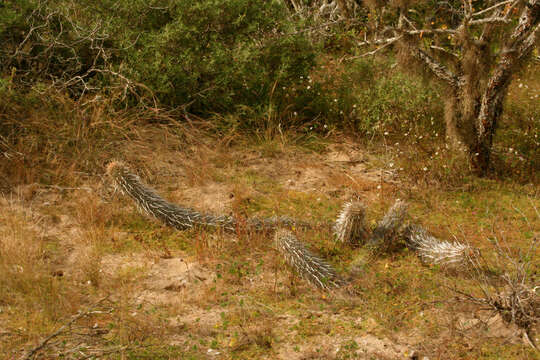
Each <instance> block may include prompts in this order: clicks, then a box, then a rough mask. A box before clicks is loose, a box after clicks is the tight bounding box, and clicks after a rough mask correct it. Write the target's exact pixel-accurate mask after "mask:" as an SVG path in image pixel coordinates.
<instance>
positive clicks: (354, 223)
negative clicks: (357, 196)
mask: <svg viewBox="0 0 540 360" xmlns="http://www.w3.org/2000/svg"><path fill="white" fill-rule="evenodd" d="M365 215H366V208H365V206H364V204H363V203H362V202H360V201H349V202H346V203H345V204H344V205H343V208H342V209H341V212H340V213H339V215H338V218H337V220H336V222H335V223H334V226H333V231H334V235H335V238H336V240H337V241H339V242H342V243H348V244H355V245H362V244H363V243H364V242H365V241H366V239H367V236H368V231H367V229H366V224H365Z"/></svg>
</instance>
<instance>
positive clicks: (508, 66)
mask: <svg viewBox="0 0 540 360" xmlns="http://www.w3.org/2000/svg"><path fill="white" fill-rule="evenodd" d="M539 20H540V0H529V1H528V2H527V4H526V6H525V8H524V9H523V12H522V14H521V16H520V19H519V23H518V25H517V26H516V27H515V29H514V31H513V32H512V35H511V36H510V40H509V41H508V43H507V44H506V46H505V47H504V49H503V50H502V51H501V57H500V60H499V62H498V64H497V66H496V68H495V71H494V72H493V75H492V76H491V78H490V79H489V81H488V84H487V87H486V90H485V91H484V94H483V95H482V100H481V103H480V113H479V115H478V121H477V130H478V144H479V146H491V137H492V134H493V129H494V128H495V126H496V123H495V121H496V118H497V116H496V115H497V113H498V112H500V111H502V102H503V100H504V96H505V94H506V88H507V87H508V84H509V83H510V78H511V75H512V72H513V69H514V66H515V65H516V64H517V63H518V62H520V61H521V60H523V59H524V58H525V57H527V56H528V55H529V54H530V53H531V52H532V50H533V48H534V45H535V43H536V41H537V39H538V37H539V34H540V25H539V24H538V22H539Z"/></svg>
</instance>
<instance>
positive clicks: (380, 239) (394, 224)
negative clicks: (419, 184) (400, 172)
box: [369, 199, 407, 249]
mask: <svg viewBox="0 0 540 360" xmlns="http://www.w3.org/2000/svg"><path fill="white" fill-rule="evenodd" d="M406 216H407V204H406V203H405V202H404V201H402V200H399V199H398V200H396V202H395V203H394V205H392V207H391V208H390V209H389V210H388V211H387V213H386V214H385V215H384V217H383V218H382V219H381V221H379V222H378V223H377V226H376V227H375V229H374V230H373V233H372V235H371V238H370V240H369V245H370V246H371V247H372V248H374V249H388V248H389V247H391V246H392V245H393V244H394V243H395V242H396V241H397V239H398V237H399V229H400V228H401V227H402V225H403V222H404V221H405V217H406Z"/></svg>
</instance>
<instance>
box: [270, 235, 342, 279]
mask: <svg viewBox="0 0 540 360" xmlns="http://www.w3.org/2000/svg"><path fill="white" fill-rule="evenodd" d="M274 244H275V246H276V249H277V250H278V251H279V252H280V254H282V255H283V257H284V258H285V262H286V263H287V264H288V265H289V266H290V267H292V268H293V269H294V270H295V271H296V272H297V273H298V274H299V275H300V276H301V277H302V278H303V279H305V280H306V281H308V282H309V283H310V284H312V285H313V286H316V287H318V288H320V289H322V290H332V289H335V288H338V287H340V286H341V285H343V280H341V279H340V278H339V276H338V275H337V273H336V271H335V270H334V269H333V268H332V266H331V265H330V264H328V263H327V262H326V261H324V260H323V259H321V258H319V257H318V256H316V255H314V254H313V253H312V252H311V251H309V250H308V249H307V248H306V247H305V246H304V244H303V243H302V242H300V241H299V240H298V239H297V238H296V236H295V235H294V234H293V233H292V232H290V231H288V230H278V231H276V234H275V235H274Z"/></svg>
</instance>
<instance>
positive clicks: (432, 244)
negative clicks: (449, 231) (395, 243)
mask: <svg viewBox="0 0 540 360" xmlns="http://www.w3.org/2000/svg"><path fill="white" fill-rule="evenodd" d="M404 237H405V241H406V244H407V247H408V248H409V249H411V250H413V251H415V252H416V254H417V255H418V257H420V259H421V260H422V262H424V263H425V264H431V265H441V266H443V267H445V268H454V269H459V268H465V267H467V266H468V265H470V264H471V256H472V255H473V254H475V253H476V252H477V251H478V250H477V249H474V248H472V247H471V246H469V245H466V244H462V243H460V242H458V241H454V242H449V241H442V240H439V239H437V238H435V237H433V236H431V235H430V234H429V233H428V232H427V231H426V230H425V229H424V228H422V227H421V226H418V225H411V226H408V227H407V228H406V229H405V231H404Z"/></svg>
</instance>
